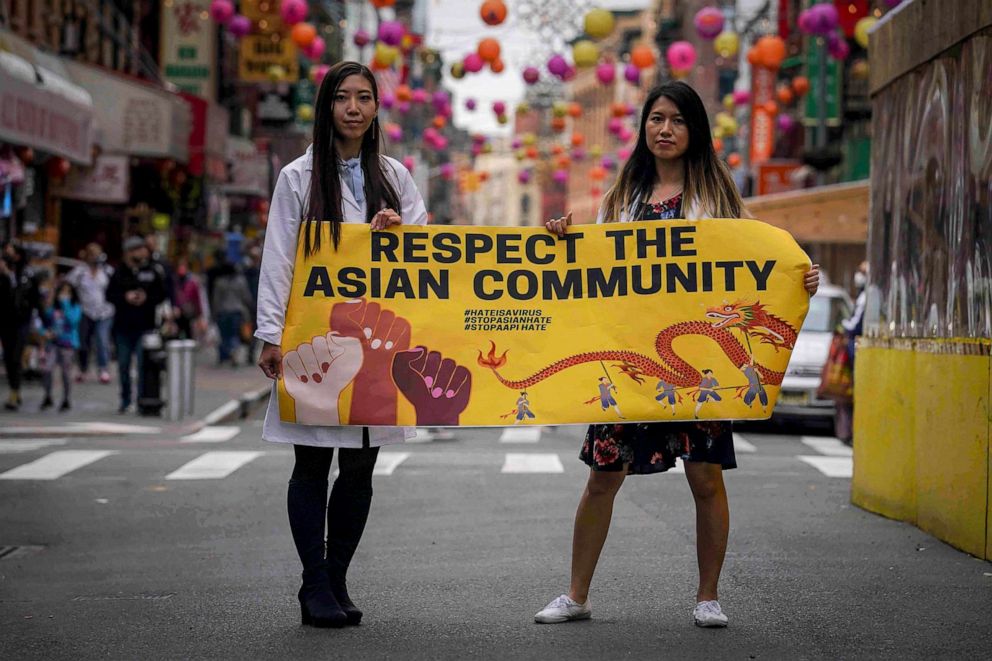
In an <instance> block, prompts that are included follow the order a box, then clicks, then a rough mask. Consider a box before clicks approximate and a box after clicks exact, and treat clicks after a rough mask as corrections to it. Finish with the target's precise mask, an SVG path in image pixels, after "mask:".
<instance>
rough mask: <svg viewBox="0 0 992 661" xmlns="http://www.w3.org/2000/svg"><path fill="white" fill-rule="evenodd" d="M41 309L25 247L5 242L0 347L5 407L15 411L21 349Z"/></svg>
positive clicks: (0, 268) (0, 274)
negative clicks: (5, 394)
mask: <svg viewBox="0 0 992 661" xmlns="http://www.w3.org/2000/svg"><path fill="white" fill-rule="evenodd" d="M40 308H41V288H40V285H39V282H38V276H37V274H35V273H34V272H33V271H32V269H31V267H30V266H29V265H28V254H27V251H26V250H25V249H24V246H23V245H21V244H20V243H18V242H16V241H8V242H7V243H6V244H4V246H3V254H2V255H0V311H2V314H0V344H2V345H3V361H4V368H5V369H6V371H7V385H8V386H9V387H10V393H9V394H8V396H7V401H6V402H5V403H4V408H5V409H7V410H8V411H16V410H18V409H19V408H20V407H21V404H23V400H22V399H21V374H22V371H23V359H24V347H25V345H26V344H27V339H28V331H29V330H30V328H31V318H32V315H33V314H34V313H35V311H37V310H39V309H40Z"/></svg>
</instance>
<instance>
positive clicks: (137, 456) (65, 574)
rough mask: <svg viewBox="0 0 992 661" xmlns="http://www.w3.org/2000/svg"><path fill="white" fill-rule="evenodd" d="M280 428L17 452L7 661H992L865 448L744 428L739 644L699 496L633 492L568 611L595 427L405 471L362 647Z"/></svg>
mask: <svg viewBox="0 0 992 661" xmlns="http://www.w3.org/2000/svg"><path fill="white" fill-rule="evenodd" d="M260 427H261V419H260V414H259V415H256V416H255V417H253V418H250V419H248V420H245V421H242V423H241V424H236V425H229V426H220V427H210V428H208V429H207V431H204V432H200V433H199V435H197V436H194V437H186V438H183V437H174V438H170V437H167V436H161V435H159V436H150V435H146V436H140V435H134V436H128V435H118V436H115V437H108V438H99V437H88V438H41V439H39V438H20V439H0V658H2V659H90V658H110V659H207V658H217V659H246V658H247V659H263V658H273V659H277V658H278V659H311V658H335V659H465V658H484V659H490V658H491V659H550V658H555V659H615V658H617V659H619V658H631V659H659V658H672V659H695V658H700V659H703V658H707V659H724V658H726V659H805V658H809V659H821V658H822V659H850V658H864V659H879V658H892V659H906V658H962V659H974V658H988V656H989V651H990V650H992V565H990V564H989V563H985V562H982V561H979V560H977V559H974V558H972V557H970V556H968V555H966V554H964V553H961V552H959V551H957V550H955V549H953V548H951V547H949V546H947V545H945V544H943V543H941V542H939V541H937V540H936V539H934V538H932V537H930V536H929V535H927V534H925V533H923V532H921V531H919V530H918V529H916V528H914V527H911V526H908V525H905V524H901V523H896V522H893V521H889V520H886V519H883V518H880V517H878V516H874V515H872V514H868V513H866V512H864V511H861V510H859V509H857V508H855V507H853V506H852V505H851V504H850V501H849V491H850V478H849V475H850V456H849V454H850V453H849V450H848V449H847V448H845V447H844V446H842V445H841V444H840V443H839V442H837V441H836V440H835V439H831V438H829V437H825V436H812V437H803V436H799V435H796V434H797V432H796V430H785V431H784V433H783V431H782V430H776V431H768V430H764V431H762V430H757V431H755V430H738V438H737V440H738V443H737V449H738V463H739V465H740V468H739V469H737V470H734V471H729V472H727V473H726V474H725V475H726V480H727V484H728V490H729V492H730V498H731V518H732V524H731V526H732V530H731V539H730V548H729V553H728V557H727V563H726V567H725V571H724V576H723V581H722V584H721V603H722V605H723V607H724V610H725V611H726V612H727V614H728V615H729V617H730V626H729V628H727V629H725V630H703V629H698V628H696V627H695V626H693V623H692V618H691V614H690V612H691V610H692V606H693V601H694V599H693V598H694V595H695V579H696V568H695V550H694V527H695V523H694V511H693V506H692V499H691V496H690V493H689V489H688V485H687V484H686V481H685V478H684V475H681V474H679V473H678V471H677V470H676V471H675V472H672V473H669V474H664V475H655V476H635V477H632V478H629V479H628V480H627V483H626V484H625V485H624V488H623V489H622V491H621V494H620V496H619V498H618V501H617V506H616V512H615V518H614V523H613V527H612V529H611V533H610V538H609V540H608V541H607V546H606V549H605V551H604V555H603V559H602V562H601V564H600V568H599V572H598V573H597V576H596V579H595V581H594V584H593V591H592V595H591V600H592V606H593V619H592V620H590V621H586V622H576V623H568V624H562V625H537V624H534V622H533V615H534V613H535V612H536V611H537V610H539V609H540V608H541V607H543V606H544V605H545V603H547V602H548V601H550V600H551V599H552V598H553V597H555V596H557V595H559V594H560V593H562V592H563V591H565V589H566V587H567V578H568V563H569V546H570V538H571V526H572V516H573V514H574V511H575V506H576V503H577V501H578V497H579V494H580V492H581V490H582V487H583V483H584V480H585V476H586V474H587V469H586V467H585V466H584V465H583V464H582V463H581V462H579V460H578V458H577V454H578V448H579V444H580V440H581V434H582V431H583V430H582V429H581V428H578V427H558V428H529V429H520V428H512V429H510V430H509V431H508V432H505V431H504V430H502V429H463V430H458V431H457V432H456V433H455V435H454V438H451V439H447V440H441V439H433V440H432V439H430V438H428V437H426V436H422V437H421V438H420V439H419V440H420V441H421V442H417V443H408V444H405V445H403V446H392V447H389V448H386V449H384V450H383V452H382V454H381V457H380V462H379V467H378V469H377V471H378V473H379V474H378V475H377V476H376V477H375V478H374V479H375V489H376V494H375V500H374V503H373V510H372V515H371V518H370V522H369V526H368V529H367V532H366V535H365V538H364V540H363V543H362V546H361V547H360V548H359V550H358V554H357V556H356V558H355V562H354V564H353V568H352V572H351V575H350V586H351V592H352V596H353V598H354V599H355V601H356V603H358V604H359V606H361V607H362V608H363V609H364V610H365V613H366V615H365V620H364V621H363V623H362V625H361V626H359V627H354V628H348V629H343V630H316V629H312V628H304V627H301V626H300V623H299V609H298V607H297V604H296V599H295V593H296V589H297V587H298V579H299V569H300V568H299V562H298V560H297V558H296V555H295V551H294V548H293V544H292V540H291V537H290V534H289V526H288V523H287V520H286V513H285V501H286V482H287V480H288V477H289V472H290V470H291V466H292V452H291V448H290V447H288V446H280V445H273V444H268V443H264V442H263V441H261V440H260V439H259V435H260Z"/></svg>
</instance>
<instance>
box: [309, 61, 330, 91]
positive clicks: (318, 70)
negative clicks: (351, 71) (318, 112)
mask: <svg viewBox="0 0 992 661" xmlns="http://www.w3.org/2000/svg"><path fill="white" fill-rule="evenodd" d="M330 70H331V66H330V65H329V64H318V65H317V66H315V67H314V68H313V82H314V84H315V85H316V86H317V87H320V84H321V83H322V82H324V76H326V75H327V72H328V71H330Z"/></svg>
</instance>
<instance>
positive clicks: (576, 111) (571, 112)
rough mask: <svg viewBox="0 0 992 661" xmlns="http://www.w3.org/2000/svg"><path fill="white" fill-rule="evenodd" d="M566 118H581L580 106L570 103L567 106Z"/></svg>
mask: <svg viewBox="0 0 992 661" xmlns="http://www.w3.org/2000/svg"><path fill="white" fill-rule="evenodd" d="M568 116H569V117H572V118H578V117H581V116H582V106H580V105H579V104H578V103H575V102H572V103H570V104H568Z"/></svg>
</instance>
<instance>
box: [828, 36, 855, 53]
mask: <svg viewBox="0 0 992 661" xmlns="http://www.w3.org/2000/svg"><path fill="white" fill-rule="evenodd" d="M827 53H829V54H830V57H832V58H834V59H835V60H846V59H847V56H848V55H849V54H850V53H851V47H850V46H849V45H848V43H847V39H845V38H844V37H843V36H841V35H839V34H838V33H836V32H831V33H830V34H829V35H827Z"/></svg>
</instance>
